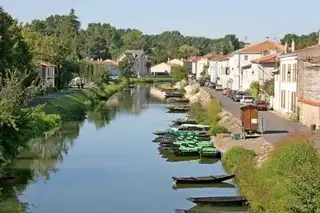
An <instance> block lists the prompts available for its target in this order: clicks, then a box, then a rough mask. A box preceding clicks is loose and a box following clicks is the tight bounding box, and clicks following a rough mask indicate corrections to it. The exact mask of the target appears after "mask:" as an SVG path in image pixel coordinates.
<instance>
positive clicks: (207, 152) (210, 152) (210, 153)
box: [199, 147, 221, 157]
mask: <svg viewBox="0 0 320 213" xmlns="http://www.w3.org/2000/svg"><path fill="white" fill-rule="evenodd" d="M199 153H200V155H201V156H205V157H221V153H220V152H219V150H218V149H217V148H214V147H205V148H202V149H200V150H199Z"/></svg>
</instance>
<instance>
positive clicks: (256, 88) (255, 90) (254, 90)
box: [250, 81, 260, 99]
mask: <svg viewBox="0 0 320 213" xmlns="http://www.w3.org/2000/svg"><path fill="white" fill-rule="evenodd" d="M250 92H251V96H252V97H254V98H255V99H258V98H259V95H260V84H259V82H258V81H254V82H252V83H251V84H250Z"/></svg>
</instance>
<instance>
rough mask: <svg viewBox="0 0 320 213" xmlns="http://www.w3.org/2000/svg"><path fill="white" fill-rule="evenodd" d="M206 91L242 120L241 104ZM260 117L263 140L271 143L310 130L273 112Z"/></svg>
mask: <svg viewBox="0 0 320 213" xmlns="http://www.w3.org/2000/svg"><path fill="white" fill-rule="evenodd" d="M204 89H205V90H206V91H208V92H209V93H210V94H211V95H212V96H213V97H215V98H216V99H218V100H219V101H220V102H221V104H222V107H223V108H224V109H226V110H227V111H229V112H230V113H232V114H233V115H234V116H236V117H238V118H240V104H239V102H234V101H232V100H231V99H229V98H228V97H226V96H224V95H222V92H221V91H215V90H213V89H209V88H204ZM259 116H260V117H262V120H263V122H264V132H263V138H264V139H265V140H267V141H269V142H270V143H276V142H278V141H279V140H280V139H281V137H282V136H285V135H288V133H291V132H306V131H309V129H308V128H307V127H305V126H304V125H302V124H301V123H299V122H294V121H290V120H287V119H285V118H282V117H280V116H278V115H276V114H274V113H273V112H268V111H259ZM260 131H261V130H260Z"/></svg>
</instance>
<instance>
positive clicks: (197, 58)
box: [186, 56, 202, 62]
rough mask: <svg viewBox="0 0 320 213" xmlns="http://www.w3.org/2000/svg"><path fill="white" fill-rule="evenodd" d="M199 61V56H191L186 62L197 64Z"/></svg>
mask: <svg viewBox="0 0 320 213" xmlns="http://www.w3.org/2000/svg"><path fill="white" fill-rule="evenodd" d="M201 59H202V57H200V56H192V57H190V58H188V59H187V60H186V61H189V62H197V61H200V60H201Z"/></svg>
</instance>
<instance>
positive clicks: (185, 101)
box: [167, 98, 190, 103]
mask: <svg viewBox="0 0 320 213" xmlns="http://www.w3.org/2000/svg"><path fill="white" fill-rule="evenodd" d="M167 100H168V102H169V103H174V102H176V103H189V102H190V100H189V99H187V98H168V99H167Z"/></svg>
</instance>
